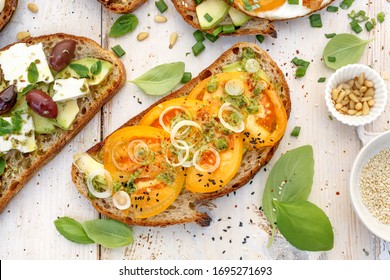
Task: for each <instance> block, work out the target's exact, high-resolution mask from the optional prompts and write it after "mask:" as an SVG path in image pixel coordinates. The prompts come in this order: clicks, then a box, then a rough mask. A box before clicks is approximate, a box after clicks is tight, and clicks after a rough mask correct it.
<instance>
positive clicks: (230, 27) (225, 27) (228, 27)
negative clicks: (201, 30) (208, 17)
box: [222, 24, 236, 34]
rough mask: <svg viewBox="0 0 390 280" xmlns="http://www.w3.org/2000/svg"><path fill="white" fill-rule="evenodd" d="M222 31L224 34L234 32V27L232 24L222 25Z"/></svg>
mask: <svg viewBox="0 0 390 280" xmlns="http://www.w3.org/2000/svg"><path fill="white" fill-rule="evenodd" d="M222 32H223V33H225V34H227V33H234V32H236V27H235V26H234V24H229V25H222Z"/></svg>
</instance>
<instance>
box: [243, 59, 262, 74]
mask: <svg viewBox="0 0 390 280" xmlns="http://www.w3.org/2000/svg"><path fill="white" fill-rule="evenodd" d="M245 69H246V71H248V72H249V73H256V72H257V71H259V69H260V64H259V62H258V61H257V60H256V59H254V58H250V59H248V60H247V61H246V63H245Z"/></svg>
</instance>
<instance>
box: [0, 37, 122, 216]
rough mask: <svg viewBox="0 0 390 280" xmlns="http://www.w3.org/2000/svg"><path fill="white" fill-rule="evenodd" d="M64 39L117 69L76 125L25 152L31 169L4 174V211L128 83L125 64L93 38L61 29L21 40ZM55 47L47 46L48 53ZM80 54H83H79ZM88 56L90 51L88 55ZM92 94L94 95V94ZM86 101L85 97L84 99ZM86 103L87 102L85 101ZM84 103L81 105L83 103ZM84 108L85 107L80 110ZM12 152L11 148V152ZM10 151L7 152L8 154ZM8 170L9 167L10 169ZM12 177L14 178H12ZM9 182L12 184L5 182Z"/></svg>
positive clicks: (0, 191)
mask: <svg viewBox="0 0 390 280" xmlns="http://www.w3.org/2000/svg"><path fill="white" fill-rule="evenodd" d="M64 39H71V40H74V41H76V42H77V43H78V45H80V44H83V47H85V49H88V51H89V52H90V54H93V55H92V56H93V57H95V58H100V59H105V60H107V61H109V62H111V63H112V64H113V65H114V70H113V72H112V73H111V74H110V75H109V77H107V78H106V80H105V81H106V82H105V84H106V85H105V87H104V88H105V89H106V91H104V92H98V90H97V88H94V89H92V91H93V92H94V95H95V96H93V98H94V100H93V102H91V104H90V105H88V106H87V107H83V108H85V110H86V112H85V113H79V114H78V116H77V117H76V119H75V121H74V123H73V125H72V127H71V128H70V129H69V130H68V131H65V130H57V131H56V133H55V135H50V137H53V138H55V140H53V143H51V142H50V144H51V146H50V148H48V149H45V150H44V151H42V153H39V154H38V151H36V152H32V153H29V154H25V156H24V159H23V160H24V161H27V160H28V161H30V160H31V165H30V166H29V168H27V169H23V170H22V171H21V172H20V173H19V174H16V175H15V178H13V179H12V180H11V179H10V178H5V176H6V173H4V174H3V175H2V176H0V179H1V181H0V182H1V184H0V213H1V212H2V211H3V210H4V208H5V207H6V206H7V204H8V203H9V201H10V200H11V199H12V198H13V197H14V196H15V195H16V194H17V193H18V192H19V191H20V190H21V189H22V188H23V186H24V185H25V184H26V183H27V182H28V181H29V180H30V179H31V178H32V177H33V176H34V175H35V174H36V173H37V172H38V171H39V169H40V168H42V167H43V166H44V165H45V164H46V163H48V162H49V161H50V160H51V159H53V158H54V157H55V156H56V155H57V154H58V153H59V152H60V151H61V150H62V149H63V148H64V147H65V146H66V145H67V144H68V143H69V142H70V141H71V140H72V139H73V138H74V137H75V136H76V135H77V134H78V133H79V132H80V131H81V129H82V128H83V127H84V126H85V125H86V124H87V123H88V122H89V121H90V120H91V119H92V118H93V117H94V116H95V115H96V114H97V113H98V112H99V111H100V109H101V107H102V106H103V105H104V104H105V103H107V102H108V101H109V100H110V99H111V98H112V97H113V96H114V95H115V94H116V93H117V92H118V91H119V90H120V88H121V87H122V86H123V85H124V83H125V81H126V72H125V68H124V65H123V64H122V62H121V61H120V60H119V59H118V58H117V57H116V56H115V55H114V54H113V53H112V52H110V51H107V50H104V49H103V48H101V46H100V45H98V44H97V43H96V42H95V41H93V40H92V39H89V38H86V37H80V36H74V35H68V34H64V33H57V34H51V35H43V36H40V37H31V38H27V39H25V40H23V41H21V42H23V43H26V44H28V45H32V44H37V43H40V42H41V43H43V45H44V48H45V47H48V44H50V45H54V44H56V43H57V42H59V41H62V40H64ZM17 43H19V42H16V43H13V44H10V45H8V46H6V47H4V48H2V49H1V50H0V51H4V50H6V49H8V48H10V47H11V46H13V45H15V44H17ZM50 49H51V48H48V49H45V52H46V54H47V55H48V52H49V51H50ZM75 54H76V59H77V58H81V57H83V55H85V54H77V50H76V53H75ZM77 56H79V57H77ZM85 56H86V55H85ZM85 56H84V57H85ZM91 98H92V97H91ZM81 102H84V101H81ZM81 105H82V106H86V105H85V104H83V103H81ZM82 106H80V108H81V107H82ZM80 112H81V110H80ZM44 137H45V136H40V135H38V136H37V142H38V143H37V145H38V149H39V148H40V147H39V143H40V142H39V141H40V139H41V138H44ZM11 153H12V152H8V153H7V154H11ZM7 154H6V155H5V156H7ZM6 168H7V167H6ZM6 170H7V169H6ZM8 181H10V182H8ZM5 182H8V184H6V185H5Z"/></svg>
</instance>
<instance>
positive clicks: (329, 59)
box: [328, 56, 336, 62]
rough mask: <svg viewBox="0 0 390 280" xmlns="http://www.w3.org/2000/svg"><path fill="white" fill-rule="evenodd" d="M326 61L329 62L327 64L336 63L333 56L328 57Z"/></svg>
mask: <svg viewBox="0 0 390 280" xmlns="http://www.w3.org/2000/svg"><path fill="white" fill-rule="evenodd" d="M328 61H329V62H336V57H334V56H328Z"/></svg>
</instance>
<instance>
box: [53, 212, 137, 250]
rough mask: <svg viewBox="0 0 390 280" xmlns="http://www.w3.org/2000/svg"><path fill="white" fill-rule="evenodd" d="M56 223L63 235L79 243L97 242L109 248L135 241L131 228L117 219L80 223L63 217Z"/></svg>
mask: <svg viewBox="0 0 390 280" xmlns="http://www.w3.org/2000/svg"><path fill="white" fill-rule="evenodd" d="M54 225H55V227H56V229H57V230H58V231H59V233H60V234H61V235H62V236H64V237H65V238H66V239H68V240H70V241H73V242H75V243H79V244H92V243H97V244H99V245H102V246H104V247H107V248H118V247H122V246H126V245H129V244H131V243H133V231H132V230H131V228H129V227H128V226H127V225H125V224H123V223H121V222H118V221H115V220H107V219H104V220H101V219H96V220H91V221H86V222H83V223H79V222H77V221H75V220H74V219H72V218H69V217H62V218H58V219H57V220H55V221H54Z"/></svg>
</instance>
